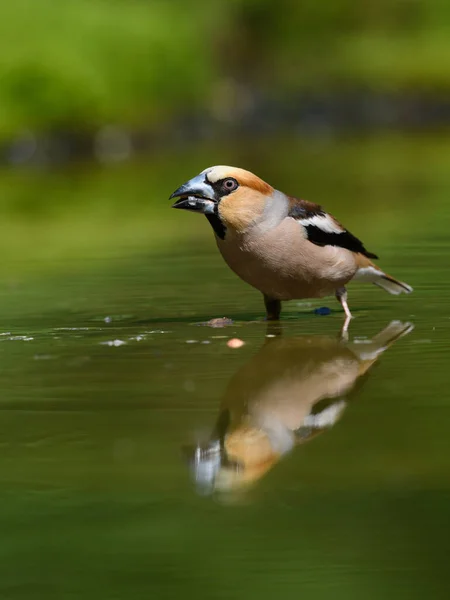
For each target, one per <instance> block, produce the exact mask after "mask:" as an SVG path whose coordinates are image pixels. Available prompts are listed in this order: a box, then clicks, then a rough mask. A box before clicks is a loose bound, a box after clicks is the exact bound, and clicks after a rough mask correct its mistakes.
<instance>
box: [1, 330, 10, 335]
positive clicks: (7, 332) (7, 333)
mask: <svg viewBox="0 0 450 600" xmlns="http://www.w3.org/2000/svg"><path fill="white" fill-rule="evenodd" d="M0 335H11V332H10V331H5V333H0Z"/></svg>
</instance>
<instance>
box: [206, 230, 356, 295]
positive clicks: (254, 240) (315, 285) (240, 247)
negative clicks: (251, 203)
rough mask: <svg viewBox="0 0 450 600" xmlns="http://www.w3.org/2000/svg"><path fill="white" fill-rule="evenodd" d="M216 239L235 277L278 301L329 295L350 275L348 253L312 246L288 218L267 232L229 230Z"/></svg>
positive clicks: (350, 256) (352, 266)
mask: <svg viewBox="0 0 450 600" xmlns="http://www.w3.org/2000/svg"><path fill="white" fill-rule="evenodd" d="M216 240H217V245H218V248H219V250H220V252H221V254H222V256H223V258H224V260H225V262H226V263H227V264H228V266H229V267H230V268H231V269H232V270H233V271H234V272H235V273H236V274H237V275H238V276H239V277H240V278H241V279H243V280H244V281H245V282H247V283H248V284H250V285H252V286H253V287H255V288H257V289H258V290H260V291H261V292H263V293H264V294H266V295H268V296H270V297H272V298H277V299H279V300H291V299H294V298H314V297H322V296H327V295H330V294H332V293H334V291H335V290H336V289H337V288H338V287H341V286H343V285H345V283H347V282H348V281H349V280H350V279H351V278H352V277H353V275H354V273H355V272H356V261H355V258H354V255H353V253H352V252H350V251H348V250H346V249H344V248H338V247H335V246H316V245H314V244H312V243H311V242H310V241H308V240H307V239H306V236H305V234H304V230H303V228H302V226H301V225H300V224H298V223H297V222H296V221H295V220H294V219H285V220H284V221H283V222H282V223H281V224H280V225H278V226H277V227H275V228H273V229H270V230H268V231H260V230H258V228H257V227H254V228H252V229H250V230H249V231H246V232H245V233H238V232H235V231H233V230H230V229H229V230H228V231H227V235H226V237H225V239H224V240H221V239H219V238H216Z"/></svg>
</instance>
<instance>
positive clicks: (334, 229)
mask: <svg viewBox="0 0 450 600" xmlns="http://www.w3.org/2000/svg"><path fill="white" fill-rule="evenodd" d="M298 221H299V223H301V224H302V225H303V226H304V227H308V225H312V226H313V227H317V228H318V229H321V230H322V231H324V232H325V233H344V231H345V229H342V227H340V226H339V225H338V224H337V223H336V221H334V220H333V219H332V218H331V217H330V215H326V214H325V215H314V216H313V217H308V218H307V219H298Z"/></svg>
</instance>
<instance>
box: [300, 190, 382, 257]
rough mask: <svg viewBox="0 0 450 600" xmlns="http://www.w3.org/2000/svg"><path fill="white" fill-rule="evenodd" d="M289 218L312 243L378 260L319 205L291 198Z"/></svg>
mask: <svg viewBox="0 0 450 600" xmlns="http://www.w3.org/2000/svg"><path fill="white" fill-rule="evenodd" d="M289 202H290V210H289V217H292V218H293V219H295V220H296V221H298V222H299V223H300V224H301V225H302V226H303V227H304V228H305V231H306V236H307V238H308V240H309V241H310V242H312V243H313V244H316V245H317V246H339V247H340V248H346V249H347V250H351V251H352V252H359V253H360V254H363V255H364V256H367V257H368V258H378V256H377V255H376V254H373V253H372V252H368V251H367V250H366V248H365V247H364V244H363V243H362V242H361V240H359V239H358V238H357V237H355V236H354V235H353V234H352V233H350V231H348V230H347V229H345V227H343V226H342V225H341V224H340V223H339V222H338V221H336V219H335V218H334V217H333V216H332V215H330V214H329V213H327V212H326V211H325V210H324V209H323V208H322V207H321V206H319V205H318V204H313V203H312V202H308V201H307V200H299V199H298V198H292V197H289Z"/></svg>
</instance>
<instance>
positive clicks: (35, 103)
mask: <svg viewBox="0 0 450 600" xmlns="http://www.w3.org/2000/svg"><path fill="white" fill-rule="evenodd" d="M449 65H450V4H449V3H448V2H446V1H445V0H428V1H425V0H402V1H400V0H397V1H388V0H378V2H369V1H366V0H365V1H359V2H357V1H356V0H353V1H351V0H330V1H325V0H323V1H322V2H317V1H313V0H302V1H295V0H278V2H272V1H269V0H228V1H225V0H210V1H207V0H191V1H189V2H183V1H182V0H170V1H169V0H166V1H159V2H157V1H150V0H60V1H57V0H16V1H15V2H6V1H4V0H0V81H1V85H0V146H1V151H0V156H1V159H2V162H1V166H0V252H1V256H2V261H0V314H1V325H0V391H1V396H0V531H1V532H2V544H1V547H0V598H1V599H2V600H3V598H5V600H6V599H7V600H11V599H12V600H19V599H20V600H22V599H23V600H29V599H30V598H33V599H34V598H43V599H45V600H53V599H55V600H62V599H64V600H65V599H66V598H67V599H73V598H77V599H78V598H89V599H90V598H93V599H94V598H95V599H96V600H99V599H103V598H105V599H112V598H114V599H118V600H119V599H120V600H122V599H123V600H131V599H133V598H136V599H138V600H141V599H142V598H144V597H145V598H147V597H148V598H150V597H155V598H158V599H159V598H161V599H164V598H170V599H171V598H180V597H188V598H190V597H195V598H197V599H202V598H205V600H210V599H212V598H213V599H215V598H225V599H227V600H228V599H229V598H233V599H234V598H236V599H241V598H242V599H243V600H249V599H253V598H255V599H256V598H257V599H258V600H266V599H267V600H269V599H272V598H273V597H277V596H278V595H280V594H283V596H285V597H286V598H287V599H289V600H290V599H291V598H292V599H294V598H295V599H298V598H299V597H300V596H301V595H305V594H306V595H307V596H308V598H312V599H313V600H322V599H325V598H327V599H328V598H330V596H331V595H333V596H334V597H335V598H336V599H341V598H342V599H343V598H345V599H346V600H349V599H351V600H353V599H355V600H360V599H361V598H369V599H370V600H372V599H373V600H379V598H383V599H385V600H391V599H394V598H395V600H399V599H400V598H405V599H408V600H411V599H416V598H417V600H419V599H420V600H422V599H423V598H424V597H426V596H430V597H431V598H433V600H441V599H442V600H447V599H448V597H449V595H450V591H449V584H448V572H447V571H448V567H447V562H448V555H449V554H448V548H449V544H448V540H449V539H450V535H449V533H450V532H449V521H448V506H449V495H450V487H449V479H448V474H449V472H450V441H449V440H450V437H449V436H448V431H449V429H450V401H449V397H448V365H449V361H450V350H449V348H450V344H449V340H450V318H449V315H448V306H449V303H450V284H449V278H448V271H449V259H448V257H449V255H450V243H449V233H448V232H449V231H450V205H449V197H450V139H449V138H448V125H449V124H450V68H449ZM213 164H234V165H237V166H241V167H244V168H248V169H250V170H253V171H254V172H255V173H257V174H258V175H260V176H261V177H263V178H264V179H266V180H267V181H269V182H270V183H271V184H272V185H274V186H275V187H277V188H278V189H281V190H283V191H286V192H288V193H292V194H294V195H298V196H301V197H304V198H306V199H309V200H312V201H315V202H319V203H322V204H323V205H324V206H325V207H326V208H327V209H328V210H330V211H331V212H332V213H333V214H335V215H336V216H337V217H338V218H339V220H340V221H342V222H343V223H345V225H346V226H347V227H348V228H349V229H350V230H351V231H352V232H354V233H355V234H356V235H358V237H360V238H361V239H363V241H364V243H365V245H366V247H368V248H370V249H371V250H372V251H374V252H376V253H377V254H379V255H380V257H381V265H382V266H383V268H385V269H386V270H387V271H388V272H392V274H393V275H395V276H396V277H399V278H400V279H403V280H405V281H407V282H408V283H409V284H411V285H412V286H413V287H414V294H412V295H410V296H408V297H401V298H392V297H390V296H388V295H387V294H384V293H383V292H382V291H380V290H375V289H373V286H367V285H366V286H364V285H354V286H352V287H351V290H350V294H349V295H350V306H351V308H352V312H354V314H355V316H356V318H355V319H354V321H353V322H352V324H351V329H350V334H351V336H356V337H357V338H359V339H360V340H362V342H363V341H364V340H365V339H366V338H368V337H371V336H373V335H374V334H375V333H377V332H378V331H380V330H381V329H382V328H383V327H385V326H386V325H387V324H388V323H389V322H390V321H391V320H394V319H398V320H401V321H410V322H412V323H413V324H414V326H415V329H414V331H413V332H412V333H410V334H409V335H408V336H407V337H406V338H402V339H401V340H399V341H398V342H397V343H396V344H395V345H394V346H393V347H392V348H390V349H389V350H388V351H387V352H386V353H385V354H384V355H383V356H382V357H381V358H380V360H379V362H378V363H377V365H376V367H374V368H373V369H372V371H371V372H370V375H369V377H368V379H367V381H365V384H364V386H362V387H361V389H360V390H358V393H357V394H355V398H354V400H355V401H354V402H353V403H352V404H351V405H350V406H349V407H348V409H347V411H346V414H345V416H344V417H343V419H342V421H341V422H339V423H338V424H337V425H336V427H334V428H333V429H331V430H330V431H328V432H326V433H324V434H323V435H322V436H319V437H318V438H317V439H316V440H313V441H312V442H311V443H309V444H308V445H305V446H304V447H300V448H297V449H295V450H294V451H293V452H292V453H291V454H290V455H289V456H286V457H285V458H284V459H283V461H280V463H279V464H277V465H276V466H275V467H274V468H273V469H272V470H271V472H270V473H267V475H266V476H265V477H264V478H263V479H262V480H261V481H259V482H257V483H256V484H255V486H254V488H253V489H252V490H250V491H249V494H248V495H245V494H244V495H243V497H241V498H239V501H230V502H228V503H226V502H225V500H224V499H223V498H217V497H200V496H198V495H197V494H196V492H195V488H194V485H193V484H192V482H191V481H190V478H189V469H188V466H187V465H186V464H185V462H184V460H183V457H182V452H181V448H182V447H183V446H184V445H185V444H186V443H188V442H191V441H192V440H194V442H196V441H197V439H198V438H199V437H201V436H205V435H206V436H207V435H208V433H209V432H210V431H211V429H212V427H213V426H214V423H215V420H216V419H217V414H218V410H219V406H220V399H221V397H222V395H223V394H224V390H225V389H226V387H227V384H228V382H229V380H230V378H232V377H233V376H234V374H235V373H236V372H237V371H238V370H239V369H240V368H242V367H244V366H245V364H246V362H247V361H248V360H251V358H252V357H253V356H254V355H255V354H256V352H257V351H258V348H259V347H260V346H261V344H262V343H263V342H264V340H265V324H264V323H262V322H261V321H260V319H261V317H262V302H261V298H260V296H259V294H258V293H257V292H255V291H254V290H251V289H250V288H249V287H247V286H246V285H245V284H243V283H242V282H241V281H239V280H238V279H237V278H236V277H235V276H234V275H233V274H232V273H231V272H230V271H229V270H228V269H227V267H226V266H225V265H224V264H223V261H222V260H221V258H220V257H219V256H218V253H217V250H216V248H215V244H214V240H213V236H212V233H211V230H210V228H209V226H208V224H207V223H206V222H205V220H204V219H203V218H200V217H198V216H197V215H193V214H180V213H183V211H172V210H170V202H169V201H168V197H169V195H170V194H171V192H172V191H173V190H174V189H175V188H176V187H178V186H179V185H180V184H181V183H183V182H184V181H185V180H186V179H188V178H190V177H192V176H193V175H195V174H196V173H198V172H199V171H201V170H202V169H204V168H205V167H207V166H210V165H213ZM324 303H326V304H327V305H329V306H330V307H331V308H332V312H331V314H330V315H329V316H327V317H318V316H316V315H314V313H313V309H314V308H316V307H318V306H321V305H322V304H324ZM222 316H227V317H230V318H232V319H233V320H234V324H233V325H232V326H231V327H228V328H226V329H225V330H211V329H209V328H207V327H200V326H199V323H201V322H204V321H207V320H208V319H211V318H212V317H222ZM283 316H284V321H283V324H284V327H285V335H290V336H299V337H300V338H301V339H303V336H312V338H313V339H314V338H315V337H316V336H318V335H323V336H329V337H330V339H335V337H336V335H337V333H338V331H339V329H340V327H341V325H342V320H343V319H342V312H341V310H340V308H339V307H338V305H337V304H335V301H334V299H326V300H317V301H314V302H312V303H311V304H309V303H295V302H292V303H288V304H287V305H286V307H285V309H284V313H283ZM221 336H225V337H221ZM235 336H237V337H240V338H242V339H243V340H244V341H245V342H246V345H245V346H244V347H243V349H242V350H237V351H233V350H230V349H229V348H228V347H227V345H226V339H227V338H229V337H235ZM115 342H119V343H118V344H116V345H115ZM187 342H189V343H187ZM294 401H295V399H294Z"/></svg>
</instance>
